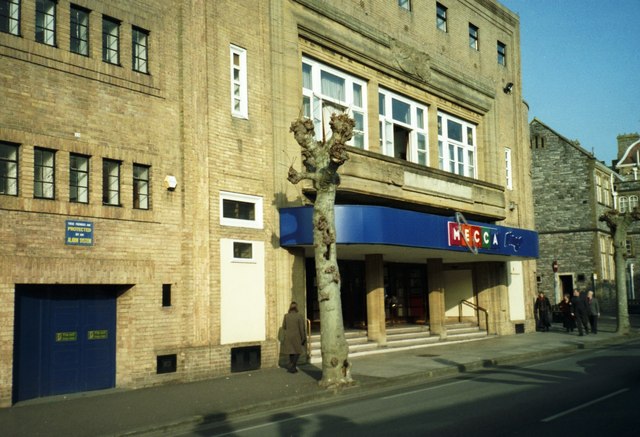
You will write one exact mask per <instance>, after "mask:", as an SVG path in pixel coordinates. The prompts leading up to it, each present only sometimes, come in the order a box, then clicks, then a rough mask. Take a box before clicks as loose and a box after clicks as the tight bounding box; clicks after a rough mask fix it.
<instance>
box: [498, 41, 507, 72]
mask: <svg viewBox="0 0 640 437" xmlns="http://www.w3.org/2000/svg"><path fill="white" fill-rule="evenodd" d="M498 64H500V65H504V66H506V65H507V46H506V45H504V44H503V43H501V42H500V41H498Z"/></svg>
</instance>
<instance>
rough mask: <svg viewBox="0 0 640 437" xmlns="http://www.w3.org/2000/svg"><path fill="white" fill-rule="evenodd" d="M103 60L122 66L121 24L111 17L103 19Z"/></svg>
mask: <svg viewBox="0 0 640 437" xmlns="http://www.w3.org/2000/svg"><path fill="white" fill-rule="evenodd" d="M102 60H103V61H104V62H108V63H109V64H115V65H119V64H120V22H119V21H118V20H114V19H113V18H109V17H102Z"/></svg>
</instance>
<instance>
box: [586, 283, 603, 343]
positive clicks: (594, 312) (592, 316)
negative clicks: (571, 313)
mask: <svg viewBox="0 0 640 437" xmlns="http://www.w3.org/2000/svg"><path fill="white" fill-rule="evenodd" d="M587 303H588V304H589V325H590V326H591V332H592V333H593V334H597V333H598V318H599V317H600V303H599V302H598V299H596V297H595V296H594V295H593V291H591V290H589V291H588V292H587Z"/></svg>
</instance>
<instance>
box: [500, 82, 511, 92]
mask: <svg viewBox="0 0 640 437" xmlns="http://www.w3.org/2000/svg"><path fill="white" fill-rule="evenodd" d="M502 91H504V93H505V94H511V91H513V82H509V83H508V84H506V85H505V86H504V88H502Z"/></svg>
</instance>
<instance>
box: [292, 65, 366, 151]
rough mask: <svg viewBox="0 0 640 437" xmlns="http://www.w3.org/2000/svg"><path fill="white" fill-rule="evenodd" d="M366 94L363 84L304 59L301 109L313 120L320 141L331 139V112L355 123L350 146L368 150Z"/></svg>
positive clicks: (344, 74) (364, 84)
mask: <svg viewBox="0 0 640 437" xmlns="http://www.w3.org/2000/svg"><path fill="white" fill-rule="evenodd" d="M366 94H367V85H366V83H365V82H364V81H362V80H360V79H357V78H355V77H353V76H351V75H349V74H346V73H343V72H342V71H339V70H335V69H333V68H331V67H328V66H326V65H324V64H321V63H319V62H316V61H313V60H311V59H307V58H304V59H303V60H302V108H303V113H304V116H305V117H307V118H310V119H312V120H313V126H314V128H315V134H316V139H317V140H324V139H328V138H329V137H330V136H331V128H330V127H329V121H330V120H331V114H332V113H338V114H341V113H346V114H349V115H350V116H351V117H353V119H354V120H355V122H356V124H355V127H354V128H353V138H351V141H349V143H348V144H349V145H350V146H354V147H359V148H361V149H366V148H367V135H366V126H367V120H366V109H365V108H366V107H367V102H366Z"/></svg>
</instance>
